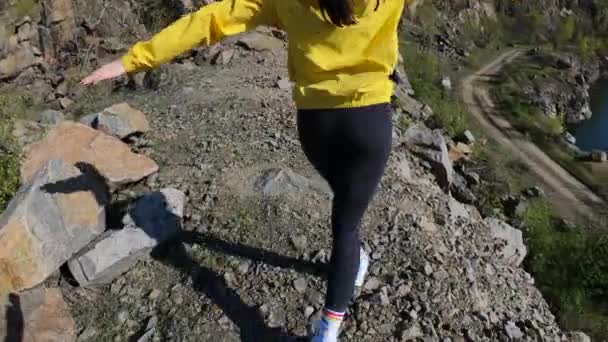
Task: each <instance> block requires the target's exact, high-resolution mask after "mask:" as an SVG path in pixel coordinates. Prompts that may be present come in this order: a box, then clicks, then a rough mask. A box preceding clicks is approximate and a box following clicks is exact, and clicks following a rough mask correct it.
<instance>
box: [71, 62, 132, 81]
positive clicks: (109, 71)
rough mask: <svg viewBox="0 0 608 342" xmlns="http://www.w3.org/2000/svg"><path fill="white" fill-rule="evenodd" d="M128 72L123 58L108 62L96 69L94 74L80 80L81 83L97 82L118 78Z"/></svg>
mask: <svg viewBox="0 0 608 342" xmlns="http://www.w3.org/2000/svg"><path fill="white" fill-rule="evenodd" d="M126 73H127V72H126V70H125V67H124V66H123V64H122V60H120V59H117V60H115V61H114V62H112V63H109V64H106V65H104V66H102V67H101V68H99V69H97V70H95V71H94V72H93V73H92V74H90V75H89V76H87V77H85V78H84V79H83V80H82V81H80V84H82V85H89V84H97V83H98V82H100V81H103V80H109V79H112V78H116V77H119V76H122V75H124V74H126Z"/></svg>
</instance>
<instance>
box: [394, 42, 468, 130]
mask: <svg viewBox="0 0 608 342" xmlns="http://www.w3.org/2000/svg"><path fill="white" fill-rule="evenodd" d="M402 51H403V58H404V61H405V68H406V72H407V75H408V78H409V80H410V82H411V84H412V87H413V88H414V91H415V92H416V96H417V97H418V98H420V99H421V100H422V101H423V102H424V103H427V104H429V105H430V106H431V107H432V108H433V112H434V115H433V116H432V118H431V124H432V125H433V126H437V127H442V128H445V129H446V130H447V131H448V133H449V134H450V135H451V136H456V135H459V134H461V133H462V132H464V130H466V129H467V122H466V117H467V113H466V110H465V107H464V105H463V104H462V103H461V102H460V101H459V99H458V98H457V97H456V96H455V95H454V94H453V93H449V92H447V91H446V90H445V89H443V87H442V86H441V79H442V77H443V75H447V74H448V72H447V70H446V68H445V67H444V65H445V64H446V63H442V61H441V60H440V59H439V57H437V56H436V55H435V54H434V53H433V52H431V51H427V50H424V49H421V48H417V47H416V46H415V45H413V44H409V45H407V46H404V48H403V49H402Z"/></svg>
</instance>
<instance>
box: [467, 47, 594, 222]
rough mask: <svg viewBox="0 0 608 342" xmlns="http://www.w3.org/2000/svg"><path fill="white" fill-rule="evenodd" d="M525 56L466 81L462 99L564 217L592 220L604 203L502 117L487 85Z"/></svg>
mask: <svg viewBox="0 0 608 342" xmlns="http://www.w3.org/2000/svg"><path fill="white" fill-rule="evenodd" d="M522 53H523V51H522V50H517V49H516V50H510V51H508V52H506V53H504V54H502V55H500V56H499V57H497V58H496V59H495V60H493V61H492V62H491V63H489V64H487V65H485V66H484V67H482V68H481V69H480V70H478V71H477V72H475V73H474V74H472V75H470V76H468V77H466V78H465V79H464V80H463V81H462V87H461V95H462V98H463V99H464V102H465V103H466V105H467V106H468V107H469V110H470V112H471V113H472V114H473V115H474V116H475V118H476V119H477V121H478V122H479V123H480V124H481V126H482V127H483V128H484V130H485V133H486V134H487V135H488V136H490V137H491V138H492V139H494V140H495V141H496V142H498V143H499V144H501V145H502V146H503V147H505V148H507V149H508V150H509V151H510V152H511V153H513V154H514V155H516V156H518V157H519V158H520V159H521V160H522V161H523V162H524V163H525V164H526V165H527V166H528V167H529V168H530V170H532V171H533V172H534V174H535V175H536V177H537V178H538V179H537V181H538V182H539V183H540V184H541V185H542V187H543V188H544V190H545V191H546V192H547V195H548V196H549V198H550V199H551V201H552V203H554V205H555V207H556V208H557V211H558V212H559V213H560V214H561V215H563V216H564V217H566V218H569V219H573V218H576V217H580V215H584V216H590V215H592V214H593V206H594V205H598V204H603V203H604V202H603V200H602V199H601V198H600V197H598V196H597V195H596V194H595V193H593V191H591V190H590V189H589V188H588V187H587V186H586V185H585V184H583V183H581V182H580V181H579V180H578V179H576V178H575V177H574V176H572V175H571V174H570V173H569V172H568V171H566V170H565V169H564V168H563V167H561V166H560V165H559V164H558V163H557V162H555V161H554V160H553V159H551V158H550V157H549V156H548V155H547V154H546V153H545V152H543V151H542V150H541V149H540V148H539V147H538V146H536V145H535V144H533V143H532V142H530V141H529V140H527V139H526V138H525V136H524V135H523V134H521V133H520V132H518V131H517V130H516V129H515V128H513V126H511V124H510V123H509V122H508V121H507V120H505V119H504V118H503V117H502V116H500V115H498V113H497V110H496V106H495V104H494V103H493V101H492V98H491V96H490V95H489V92H488V85H487V84H484V83H485V82H487V81H488V80H489V79H491V78H492V77H493V76H495V75H496V74H497V73H498V72H499V71H500V69H501V68H502V67H503V66H504V65H506V64H508V63H510V62H512V61H513V60H514V59H516V58H517V57H519V56H520V55H521V54H522Z"/></svg>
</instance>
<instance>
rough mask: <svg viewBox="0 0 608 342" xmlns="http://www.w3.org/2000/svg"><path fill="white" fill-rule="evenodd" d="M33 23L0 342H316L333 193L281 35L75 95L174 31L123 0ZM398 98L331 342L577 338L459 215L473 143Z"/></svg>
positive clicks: (9, 77) (4, 229) (7, 230)
mask: <svg viewBox="0 0 608 342" xmlns="http://www.w3.org/2000/svg"><path fill="white" fill-rule="evenodd" d="M180 3H181V2H180ZM41 5H42V8H44V10H43V11H42V15H40V16H37V15H34V14H32V15H30V16H29V19H28V18H19V19H16V20H11V21H10V24H8V25H7V29H6V30H5V32H7V33H8V34H7V36H6V37H5V39H3V40H2V43H0V47H2V49H1V50H0V51H2V52H1V53H0V56H1V58H0V82H2V88H1V89H2V92H5V93H7V94H8V93H9V92H11V93H14V92H18V93H19V94H21V95H23V96H29V97H31V98H32V99H33V100H32V106H39V107H42V109H44V110H40V111H39V112H38V111H37V112H35V113H34V114H33V115H31V116H25V117H21V118H19V119H18V120H12V121H11V131H12V132H13V134H14V136H15V139H17V140H18V141H19V142H20V144H21V145H22V146H24V149H23V157H22V158H21V159H22V160H21V163H20V164H21V167H20V178H21V184H22V185H21V189H20V191H19V192H18V193H17V194H16V195H15V197H14V198H13V200H12V201H11V202H10V204H9V205H8V207H7V209H6V211H5V212H4V213H3V214H2V216H1V217H0V295H1V296H2V299H1V301H2V303H3V304H4V307H5V308H6V309H5V310H0V337H3V338H5V339H6V340H7V341H21V340H23V341H36V340H40V339H43V338H45V336H54V337H53V338H52V339H51V340H53V341H76V340H78V341H123V340H134V341H216V340H218V339H219V340H222V341H239V340H240V341H282V340H290V339H291V338H294V337H296V336H299V337H301V336H304V335H306V333H307V329H308V326H309V323H310V322H311V321H312V320H313V319H314V317H315V316H316V315H317V314H318V312H319V310H320V309H321V306H322V300H323V292H324V281H323V277H324V267H325V263H326V262H327V258H328V253H329V246H330V237H329V234H328V233H329V232H328V229H327V224H328V221H329V208H330V200H331V194H330V192H329V191H328V189H327V185H326V184H324V182H322V181H321V180H320V179H319V177H318V175H317V174H316V173H315V171H314V170H313V169H312V168H311V167H310V166H309V165H308V163H307V162H306V160H305V157H304V156H303V154H302V152H301V151H300V147H299V143H298V141H297V134H296V133H297V132H296V127H295V115H294V112H295V108H294V107H293V104H292V102H291V99H290V83H289V80H288V79H287V78H286V76H287V71H286V65H285V63H286V52H285V44H286V42H285V35H284V34H283V33H282V32H280V31H277V30H273V29H267V28H262V29H259V30H258V31H256V32H253V33H250V34H246V35H243V36H241V37H236V38H234V39H232V40H230V41H227V42H225V43H223V44H221V45H218V46H214V47H210V48H205V49H200V50H199V51H196V52H194V53H193V54H191V55H187V56H183V58H181V59H180V60H179V61H177V62H176V63H173V64H170V65H168V66H166V67H164V68H162V69H160V70H159V71H155V72H150V73H147V74H146V75H139V76H136V77H133V78H132V79H130V80H128V79H124V80H119V81H117V82H114V83H113V84H111V85H105V86H104V85H102V86H100V87H98V88H94V89H91V90H84V89H82V88H80V87H79V86H78V85H77V83H76V81H77V79H78V77H79V76H80V75H82V74H83V73H84V72H86V71H88V70H90V69H91V68H93V67H95V66H96V65H98V64H99V63H100V62H102V61H104V60H109V59H111V58H114V57H115V56H117V55H119V54H120V53H121V52H122V51H124V48H125V46H128V45H127V44H128V43H129V42H130V41H131V40H132V39H135V38H136V37H140V36H146V35H148V29H147V28H146V25H148V28H149V27H152V26H153V25H154V24H155V23H154V20H151V19H158V20H160V21H162V20H163V18H165V17H160V19H159V17H158V15H154V16H153V15H152V14H151V13H149V12H148V13H145V11H144V12H141V13H139V12H138V8H139V7H137V3H136V2H132V3H131V2H128V1H120V0H111V1H107V2H103V3H101V4H99V3H98V2H90V1H88V2H85V1H82V2H79V1H68V0H44V1H42V3H41ZM12 6H16V3H13V4H12ZM12 6H9V7H7V8H5V9H4V10H5V11H6V10H7V9H12V8H13V7H12ZM96 6H100V7H96ZM121 6H122V7H121ZM189 6H190V5H189V4H188V3H185V5H184V6H181V7H179V6H178V8H179V9H180V10H187V8H188V7H189ZM149 8H152V7H149ZM484 8H485V7H484ZM1 9H2V8H0V10H1ZM6 13H8V12H5V15H6ZM33 13H37V12H36V11H35V10H34V12H33ZM132 13H138V14H140V15H132ZM163 13H165V12H163ZM168 17H171V15H168V16H167V18H168ZM129 20H132V21H129ZM4 22H5V21H3V23H4ZM114 25H117V26H114ZM125 27H128V28H129V30H126V29H123V28H125ZM123 35H124V36H123ZM444 45H445V44H444ZM252 66H254V67H252ZM403 84H406V83H403ZM397 95H398V98H399V99H398V101H397V102H396V103H399V106H398V108H397V111H396V114H395V117H394V121H395V123H396V125H395V132H394V151H393V153H392V155H391V160H390V163H389V168H388V171H387V174H386V176H385V178H384V179H383V182H382V185H381V187H380V189H379V192H378V195H377V197H376V199H375V200H374V203H373V205H372V207H371V208H370V211H369V213H368V215H367V216H366V219H365V222H364V236H365V248H366V250H368V251H369V252H370V253H371V256H372V259H373V261H372V265H371V272H370V277H369V279H368V280H367V282H366V283H365V286H364V288H363V289H362V291H361V293H360V294H359V297H358V300H357V301H356V303H355V305H354V306H353V308H352V310H351V311H350V312H349V313H348V319H347V325H346V327H345V330H344V333H343V340H344V341H414V340H424V341H463V340H467V341H588V340H589V339H588V338H587V337H586V336H585V335H583V334H580V333H575V334H566V333H565V332H563V331H561V330H560V328H559V327H558V326H557V324H556V321H555V317H554V316H553V314H552V313H551V312H550V310H549V307H548V305H547V304H546V302H545V301H544V299H543V298H542V296H541V294H540V292H539V291H538V290H537V289H536V288H535V287H534V279H533V278H532V277H531V276H530V275H529V274H528V273H526V272H525V271H524V270H523V269H522V268H521V264H522V261H523V260H524V258H525V256H526V253H527V250H526V246H525V245H524V243H523V238H522V233H521V232H520V231H519V230H517V229H515V228H513V227H512V226H510V225H509V224H507V223H505V222H503V221H501V220H499V219H497V218H493V217H482V216H481V215H480V213H479V212H478V210H477V209H476V208H475V207H473V206H471V205H469V204H464V203H462V202H466V203H471V202H473V201H472V200H471V198H470V195H471V194H472V189H474V188H475V187H476V186H478V183H479V181H480V180H479V179H480V177H479V175H477V174H475V173H474V172H470V171H469V170H467V169H466V168H463V167H460V166H459V167H454V165H457V166H458V165H462V164H461V163H460V162H459V161H462V160H466V159H467V158H470V152H471V148H472V146H473V145H474V144H475V143H476V142H475V137H474V136H472V135H471V134H470V132H469V133H467V134H465V135H464V136H463V137H461V138H460V139H456V141H454V140H453V139H452V138H450V137H448V136H446V134H445V133H444V132H443V131H442V130H432V129H429V128H427V127H426V126H425V125H424V123H423V121H424V119H425V118H428V117H429V116H430V115H433V114H432V109H430V108H429V107H428V106H426V105H424V104H423V103H422V102H420V101H419V100H417V99H416V98H414V97H412V91H411V89H408V88H407V87H406V86H405V85H404V86H402V87H400V88H399V89H398V93H397ZM104 108H105V109H104ZM2 119H3V120H6V119H5V118H2ZM403 122H409V123H411V124H410V125H408V126H405V125H402V123H403ZM1 151H3V150H0V152H1ZM3 153H4V152H3ZM457 199H458V200H457ZM32 288H33V289H32Z"/></svg>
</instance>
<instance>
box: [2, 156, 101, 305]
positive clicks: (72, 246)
mask: <svg viewBox="0 0 608 342" xmlns="http://www.w3.org/2000/svg"><path fill="white" fill-rule="evenodd" d="M108 198H109V194H108V190H107V188H106V186H105V184H104V183H103V180H101V179H100V178H99V177H97V176H96V175H93V174H90V173H83V172H82V171H80V170H79V169H78V168H76V167H75V166H72V165H68V164H66V163H64V162H63V161H61V160H51V161H49V162H48V163H47V164H46V165H45V166H43V167H42V169H41V170H40V171H39V172H38V173H36V174H35V175H34V176H33V177H32V180H31V181H30V182H28V183H25V185H23V186H22V188H21V189H20V190H19V192H18V193H17V195H16V196H15V198H13V200H12V201H11V202H10V203H9V205H8V208H7V210H6V211H5V212H4V214H2V216H0V296H1V295H4V294H7V293H9V292H13V291H19V290H23V289H28V288H31V287H34V286H36V285H38V284H40V283H41V282H43V281H44V280H45V279H46V278H47V277H48V276H49V275H51V274H52V273H53V272H55V271H56V270H57V269H58V268H59V267H60V266H61V265H62V264H63V263H65V262H66V261H68V260H69V259H70V258H71V257H72V256H73V255H74V254H76V253H77V252H78V251H80V250H81V249H82V248H83V247H85V246H86V245H87V244H88V243H90V242H91V241H92V240H93V239H94V238H95V237H96V236H98V235H99V234H101V233H102V232H103V231H104V229H105V218H106V217H105V209H104V206H105V204H107V202H108Z"/></svg>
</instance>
